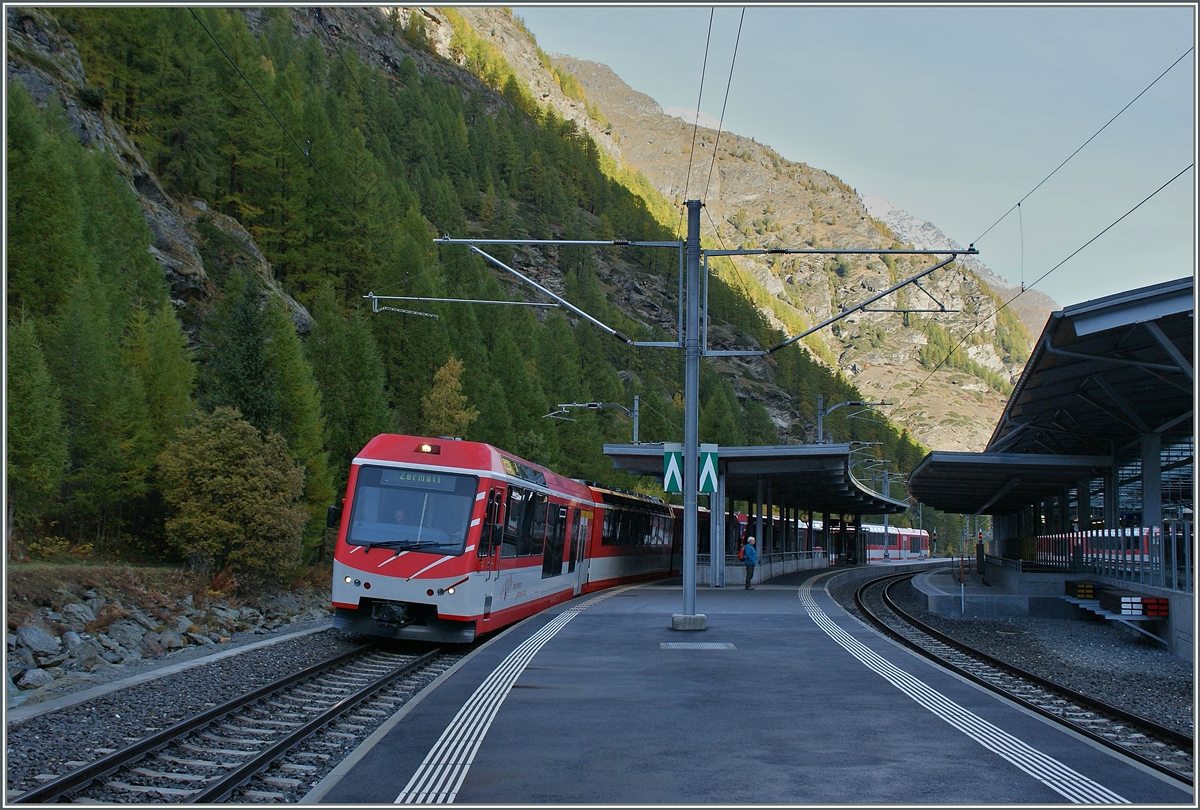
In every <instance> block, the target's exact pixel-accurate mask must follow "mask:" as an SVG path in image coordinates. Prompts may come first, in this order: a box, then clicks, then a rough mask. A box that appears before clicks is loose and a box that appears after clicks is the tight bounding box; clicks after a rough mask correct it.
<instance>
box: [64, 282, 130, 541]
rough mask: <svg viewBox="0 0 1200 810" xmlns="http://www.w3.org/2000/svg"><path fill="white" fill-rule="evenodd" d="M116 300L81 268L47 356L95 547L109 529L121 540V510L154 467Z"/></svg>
mask: <svg viewBox="0 0 1200 810" xmlns="http://www.w3.org/2000/svg"><path fill="white" fill-rule="evenodd" d="M113 298H114V296H113V294H112V292H111V291H110V290H108V289H106V288H105V287H104V285H103V284H102V283H101V281H100V279H98V278H97V277H96V274H95V273H94V272H92V271H90V270H88V271H85V272H83V273H80V274H79V276H78V277H77V278H76V281H75V283H74V285H73V286H72V288H71V289H70V291H69V292H68V295H67V300H66V302H65V304H64V307H63V310H62V312H61V313H60V314H59V315H58V317H57V318H56V324H55V334H54V339H53V341H52V342H51V343H52V346H53V351H52V352H50V353H48V356H49V357H50V358H51V365H52V368H53V371H54V374H55V377H56V379H58V380H59V381H60V383H61V385H62V397H63V404H64V406H65V408H66V415H67V429H68V431H69V436H70V471H69V474H68V478H67V482H68V487H67V492H68V497H67V504H66V505H67V508H68V510H69V512H70V514H71V516H72V519H73V522H74V525H75V526H76V527H77V529H79V530H81V531H82V530H83V529H84V528H85V525H86V524H87V523H88V522H90V523H91V524H92V526H94V536H95V547H96V548H97V550H99V549H100V548H101V546H102V545H103V543H104V541H105V540H106V539H107V538H108V537H109V536H110V532H111V536H114V537H116V538H119V537H120V532H121V523H122V520H123V519H124V514H123V509H124V507H125V506H126V505H127V504H128V503H130V502H132V501H134V500H136V499H138V498H140V497H142V496H143V495H144V494H145V492H146V488H147V486H148V482H147V475H148V474H149V471H150V468H151V466H152V464H153V459H152V457H151V451H152V448H153V437H152V435H151V428H150V417H149V410H148V408H147V405H146V398H145V391H144V390H143V388H142V384H141V380H140V379H139V378H138V376H137V375H136V374H133V373H131V371H130V369H129V368H128V366H127V365H126V364H125V361H124V358H123V356H122V352H121V345H120V338H119V331H118V328H117V325H116V324H114V323H113V322H112V320H111V318H110V314H109V313H110V312H111V311H112V309H113V307H112V304H111V301H112V300H113Z"/></svg>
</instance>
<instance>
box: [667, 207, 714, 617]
mask: <svg viewBox="0 0 1200 810" xmlns="http://www.w3.org/2000/svg"><path fill="white" fill-rule="evenodd" d="M700 207H701V202H700V201H699V200H688V201H687V218H688V230H687V243H686V253H687V283H686V285H685V286H686V287H687V292H686V296H685V297H686V307H687V324H686V328H685V330H684V341H683V345H684V371H683V401H684V404H683V613H682V614H676V615H675V616H673V617H672V619H671V626H672V627H673V628H675V629H676V630H703V629H705V628H706V627H707V619H706V618H705V617H704V616H703V615H702V614H701V615H697V614H696V546H697V543H696V522H697V521H696V512H697V493H696V489H697V484H698V483H699V471H700V458H699V450H700V448H699V444H698V442H699V437H700Z"/></svg>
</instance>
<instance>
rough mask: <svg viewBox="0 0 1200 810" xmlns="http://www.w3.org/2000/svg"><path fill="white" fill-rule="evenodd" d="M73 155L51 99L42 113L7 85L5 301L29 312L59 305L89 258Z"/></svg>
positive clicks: (74, 146)
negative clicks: (75, 276)
mask: <svg viewBox="0 0 1200 810" xmlns="http://www.w3.org/2000/svg"><path fill="white" fill-rule="evenodd" d="M78 152H79V145H78V143H76V142H75V141H74V139H73V138H72V137H71V136H70V135H69V134H68V133H67V129H66V124H65V115H64V113H63V110H62V105H61V104H59V102H58V99H57V97H55V98H53V99H52V100H51V103H50V105H49V107H48V109H47V110H46V112H45V114H43V113H42V112H40V111H39V110H38V109H37V107H36V106H35V105H34V103H33V100H32V99H31V98H30V97H29V93H28V92H27V91H26V90H25V87H24V85H23V84H21V82H20V81H16V80H14V81H11V82H9V94H8V155H7V164H6V169H7V172H6V173H7V183H8V188H7V194H8V196H7V200H6V210H7V223H6V225H7V234H6V238H7V242H6V256H5V260H6V276H7V289H8V305H9V306H17V307H20V306H24V307H25V309H26V310H27V311H28V312H29V313H30V314H31V315H38V316H40V315H49V314H51V313H52V312H54V311H55V310H56V309H57V308H58V307H60V306H61V305H62V302H63V300H64V299H65V298H66V294H67V289H68V288H69V287H70V285H71V280H72V279H73V278H74V275H75V273H77V272H79V271H80V270H82V269H84V267H85V266H89V265H91V264H92V262H93V257H92V255H91V253H90V252H89V250H88V247H87V243H86V241H85V240H84V226H83V221H84V209H83V201H82V198H81V195H80V189H79V183H78V178H77V177H76V156H77V153H78Z"/></svg>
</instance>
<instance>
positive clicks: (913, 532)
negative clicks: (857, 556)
mask: <svg viewBox="0 0 1200 810" xmlns="http://www.w3.org/2000/svg"><path fill="white" fill-rule="evenodd" d="M862 531H863V533H864V534H865V535H866V538H867V543H866V548H867V562H868V563H881V562H883V560H884V557H883V554H884V547H883V524H881V523H863V524H862ZM928 556H929V532H927V531H925V530H924V529H912V528H909V527H907V526H888V527H887V559H888V560H890V561H896V560H919V559H923V558H925V557H928Z"/></svg>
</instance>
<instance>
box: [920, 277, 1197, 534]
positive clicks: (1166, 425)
mask: <svg viewBox="0 0 1200 810" xmlns="http://www.w3.org/2000/svg"><path fill="white" fill-rule="evenodd" d="M1194 287H1195V283H1194V280H1193V279H1192V278H1191V277H1188V278H1182V279H1177V280H1175V281H1168V282H1164V283H1162V284H1155V285H1152V286H1149V287H1142V288H1140V289H1137V290H1130V291H1128V292H1124V293H1119V294H1117V295H1110V296H1107V297H1105V298H1098V299H1096V300H1093V301H1085V302H1084V303H1081V304H1076V305H1074V306H1070V307H1065V308H1064V309H1062V310H1059V311H1058V312H1054V313H1052V314H1051V315H1050V318H1049V319H1048V320H1047V322H1046V326H1045V328H1044V329H1043V330H1042V335H1041V337H1040V338H1039V339H1038V342H1037V345H1036V346H1035V347H1034V349H1033V352H1032V354H1031V355H1030V357H1029V361H1028V362H1027V363H1026V364H1025V370H1024V372H1022V374H1021V378H1020V380H1018V382H1017V385H1016V387H1015V388H1014V390H1013V393H1012V396H1011V397H1010V398H1009V400H1008V403H1007V405H1005V408H1004V413H1003V414H1002V415H1001V417H1000V421H999V422H998V423H997V425H996V429H995V431H994V432H993V433H992V437H991V439H990V440H989V441H988V445H987V447H986V448H985V449H984V451H983V452H982V453H976V454H972V453H942V452H934V453H931V454H930V455H929V456H927V457H926V458H925V459H924V460H923V461H922V462H921V463H920V464H919V465H917V468H916V469H915V470H914V471H913V473H912V475H911V476H910V477H909V491H910V492H911V493H912V494H913V495H915V496H916V497H917V498H919V499H920V500H921V501H922V502H923V503H926V504H928V505H930V506H933V507H934V508H936V509H941V510H943V511H949V512H959V513H965V514H973V513H975V512H979V511H983V512H986V513H988V514H1004V513H1007V512H1011V511H1012V509H1013V507H1014V505H1017V504H1018V502H1019V503H1020V504H1027V503H1032V502H1033V501H1034V500H1037V499H1038V498H1040V497H1044V496H1047V495H1051V494H1057V493H1059V492H1061V491H1062V489H1063V487H1069V486H1072V485H1073V483H1074V482H1075V481H1078V480H1081V479H1083V478H1089V477H1091V475H1092V474H1094V473H1097V472H1098V471H1100V470H1101V469H1103V468H1107V469H1111V467H1112V463H1113V459H1114V458H1115V457H1117V456H1119V455H1120V454H1121V453H1122V452H1128V451H1129V449H1130V447H1131V445H1134V443H1136V442H1138V441H1139V440H1140V439H1141V437H1142V436H1143V435H1146V434H1151V433H1157V434H1159V435H1160V436H1161V437H1162V443H1163V446H1164V447H1166V446H1168V445H1172V444H1174V443H1176V442H1180V441H1183V442H1188V443H1190V442H1191V440H1192V439H1191V437H1192V420H1193V407H1194V397H1195V384H1194V371H1193V367H1192V357H1193V351H1194V340H1193V313H1194V304H1193V295H1194ZM968 457H972V458H968ZM1022 459H1023V460H1022ZM1014 479H1019V482H1018V483H1012V481H1013V480H1014ZM1006 487H1007V491H1006V492H1004V493H1003V494H1000V490H1001V489H1004V488H1006Z"/></svg>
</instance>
